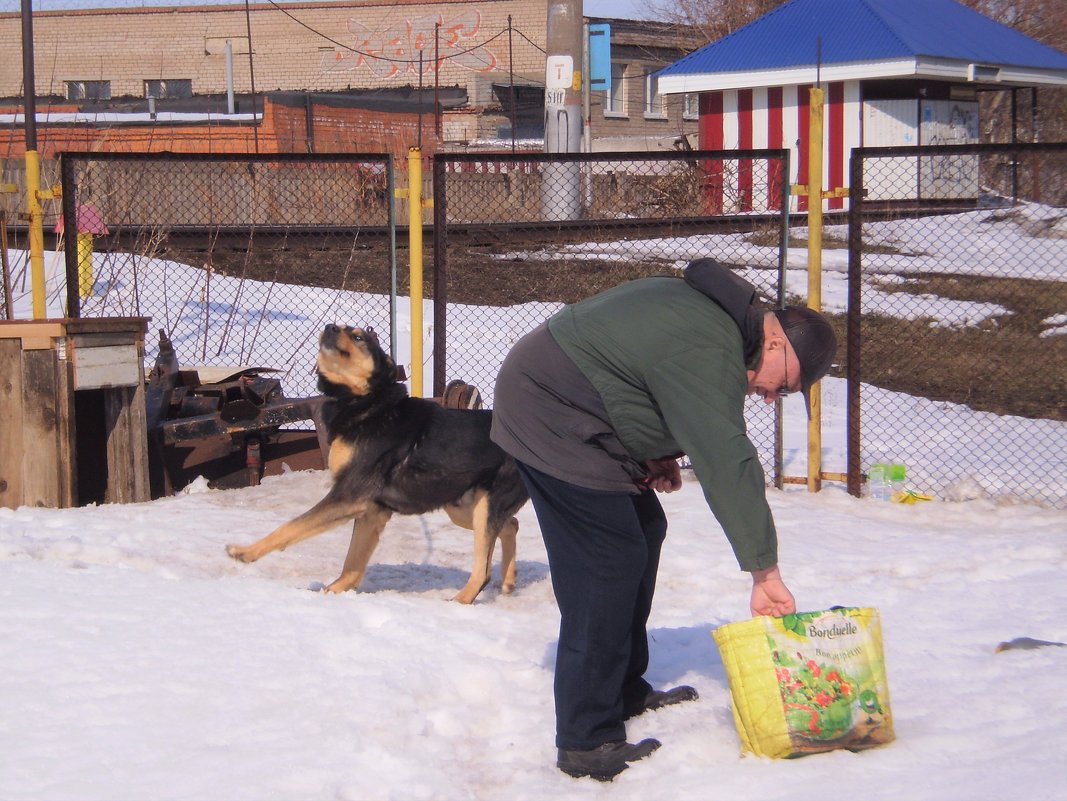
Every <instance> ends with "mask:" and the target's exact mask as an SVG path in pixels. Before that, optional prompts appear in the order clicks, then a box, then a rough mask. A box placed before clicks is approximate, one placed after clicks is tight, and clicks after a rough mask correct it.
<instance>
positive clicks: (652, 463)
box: [645, 456, 682, 492]
mask: <svg viewBox="0 0 1067 801" xmlns="http://www.w3.org/2000/svg"><path fill="white" fill-rule="evenodd" d="M645 467H646V468H647V469H648V484H647V486H648V488H649V489H654V490H655V491H656V492H674V491H675V490H677V489H681V488H682V469H681V468H680V467H679V466H678V460H677V459H675V458H674V457H673V456H668V457H666V458H665V459H646V460H645Z"/></svg>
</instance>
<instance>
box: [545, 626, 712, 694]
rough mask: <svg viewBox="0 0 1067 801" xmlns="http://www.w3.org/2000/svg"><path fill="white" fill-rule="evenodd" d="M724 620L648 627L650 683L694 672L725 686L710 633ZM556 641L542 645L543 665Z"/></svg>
mask: <svg viewBox="0 0 1067 801" xmlns="http://www.w3.org/2000/svg"><path fill="white" fill-rule="evenodd" d="M727 622H729V621H726V620H716V621H711V622H708V623H701V624H700V625H698V626H685V627H682V628H653V629H649V631H648V651H649V656H648V670H647V671H645V678H646V679H647V680H648V682H649V683H650V684H651V685H652V686H653V687H671V686H674V685H675V684H678V683H680V682H681V681H682V678H683V677H685V676H690V677H691V676H692V674H696V675H697V676H700V677H702V678H705V679H710V680H712V681H715V682H718V683H719V684H721V685H722V686H723V687H726V686H728V684H727V680H726V668H725V667H724V666H723V664H722V656H721V655H720V654H719V649H718V647H717V646H716V645H715V640H714V638H713V637H712V636H711V633H712V631H714V630H715V629H717V628H718V627H719V626H722V625H724V624H725V623H727ZM558 645H559V642H558V641H557V640H553V641H552V642H550V643H548V644H547V645H546V647H545V655H544V666H545V667H546V668H548V669H549V670H552V669H553V668H554V667H555V664H556V648H557V646H558Z"/></svg>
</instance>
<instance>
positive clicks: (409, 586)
mask: <svg viewBox="0 0 1067 801" xmlns="http://www.w3.org/2000/svg"><path fill="white" fill-rule="evenodd" d="M517 567H518V579H517V581H516V583H515V590H514V592H515V593H519V592H522V590H523V588H524V587H528V586H530V585H532V584H537V583H538V582H541V581H544V580H546V579H547V578H548V565H546V564H544V563H543V562H524V561H522V560H519V561H518V562H517ZM469 577H470V572H469V571H467V570H461V569H460V568H457V567H446V566H444V565H435V564H428V563H426V562H418V563H416V562H405V563H403V564H397V565H392V564H385V563H382V562H376V563H374V564H372V565H370V566H368V567H367V573H366V575H365V576H364V578H363V582H362V583H361V584H360V585H359V589H357V590H356V591H355V592H357V593H359V594H361V595H362V594H364V593H374V592H405V593H420V592H442V593H444V594H448V595H454V594H455V593H457V592H459V591H460V590H461V589H463V585H464V584H466V582H467V579H468V578H469ZM325 588H326V585H325V584H324V583H322V582H320V581H316V582H313V583H312V584H311V585H309V587H308V589H310V590H314V591H316V592H321V591H322V590H324V589H325ZM499 594H500V565H499V563H498V564H496V565H494V572H493V577H492V579H491V580H490V582H489V584H488V586H486V588H485V589H484V590H482V592H481V594H480V595H479V596H478V598H479V600H481V599H484V598H485V597H490V598H491V597H493V596H494V595H499Z"/></svg>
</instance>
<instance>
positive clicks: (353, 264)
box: [47, 153, 396, 397]
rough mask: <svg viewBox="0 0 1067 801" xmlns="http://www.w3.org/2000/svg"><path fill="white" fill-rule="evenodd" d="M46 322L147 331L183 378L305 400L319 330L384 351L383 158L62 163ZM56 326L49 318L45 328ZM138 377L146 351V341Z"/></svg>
mask: <svg viewBox="0 0 1067 801" xmlns="http://www.w3.org/2000/svg"><path fill="white" fill-rule="evenodd" d="M61 161H62V184H63V206H62V212H63V215H62V220H61V228H62V230H63V231H64V232H71V231H75V232H76V234H75V235H73V236H72V235H66V234H65V235H64V237H63V240H62V247H63V256H64V259H63V260H62V262H60V260H58V259H53V260H52V261H53V262H54V263H53V264H51V265H50V267H49V280H48V283H47V289H48V307H49V310H50V312H51V313H52V314H50V316H63V315H64V314H67V315H69V316H72V317H76V316H85V317H115V316H129V317H151V318H152V320H151V323H150V326H151V329H153V330H155V329H159V330H163V331H165V332H166V333H167V335H168V336H169V338H170V340H171V341H172V342H173V344H174V349H175V352H176V354H177V356H178V359H179V362H180V363H181V365H182V366H183V367H184V366H186V365H190V366H191V365H216V366H251V367H258V368H270V369H273V370H277V371H279V375H280V377H281V379H282V386H283V389H284V391H285V393H286V395H288V396H289V397H303V396H308V395H313V394H315V393H316V391H317V390H316V388H315V383H316V378H315V373H314V359H315V353H316V343H317V339H318V335H319V333H320V332H321V330H322V328H323V326H324V324H325V323H328V322H341V323H345V322H352V323H353V324H355V323H358V324H360V325H372V326H374V327H375V328H376V330H377V331H378V332H379V334H380V336H381V339H382V341H383V342H385V341H387V340H388V341H389V342H390V343H392V344H393V346H394V347H395V342H396V337H395V295H396V266H395V265H396V255H395V254H396V247H395V242H396V239H395V225H394V216H393V200H392V198H393V168H392V162H391V158H390V157H389V156H388V155H351V156H350V155H340V154H337V155H320V156H315V155H298V156H294V155H270V156H248V155H234V156H230V155H205V154H188V155H186V154H136V155H134V154H115V153H110V154H106V153H94V154H80V153H79V154H70V153H68V154H64V156H63V157H62V159H61ZM56 312H58V314H56ZM145 345H146V348H145V350H146V353H145V357H146V362H147V363H146V368H150V367H151V365H152V363H153V361H154V359H155V355H156V352H157V347H158V342H157V339H156V337H155V336H150V337H149V341H148V342H146V343H145Z"/></svg>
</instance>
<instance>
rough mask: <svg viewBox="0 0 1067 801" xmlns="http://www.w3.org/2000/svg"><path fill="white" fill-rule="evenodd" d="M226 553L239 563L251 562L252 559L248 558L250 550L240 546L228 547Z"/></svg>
mask: <svg viewBox="0 0 1067 801" xmlns="http://www.w3.org/2000/svg"><path fill="white" fill-rule="evenodd" d="M226 553H228V554H229V555H230V556H231V557H233V558H234V559H236V560H237V561H238V562H251V561H253V560H252V559H250V558H249V556H248V549H246V548H244V547H242V546H240V545H227V546H226Z"/></svg>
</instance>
